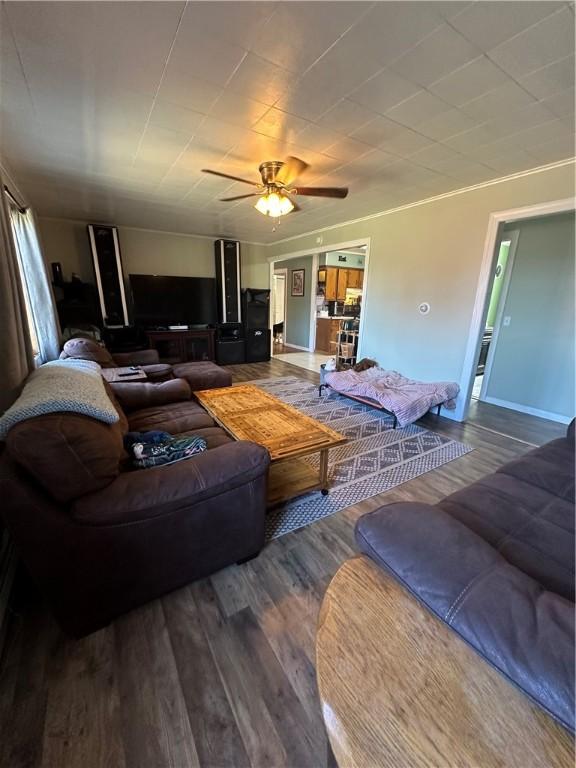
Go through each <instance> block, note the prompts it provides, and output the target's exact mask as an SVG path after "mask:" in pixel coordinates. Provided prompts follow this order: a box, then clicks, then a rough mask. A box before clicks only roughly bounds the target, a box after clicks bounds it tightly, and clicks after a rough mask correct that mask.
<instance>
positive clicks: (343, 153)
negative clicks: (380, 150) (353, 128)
mask: <svg viewBox="0 0 576 768" xmlns="http://www.w3.org/2000/svg"><path fill="white" fill-rule="evenodd" d="M371 149H372V148H371V147H369V146H368V145H367V144H364V143H363V142H361V141H356V140H355V139H352V138H350V137H349V136H346V137H342V136H340V137H339V138H338V139H337V140H336V141H335V142H334V143H333V144H330V146H328V147H327V148H326V149H325V150H324V151H325V153H326V154H327V155H330V157H335V158H336V159H337V160H342V161H343V162H346V163H348V162H351V161H352V160H355V159H356V158H358V157H361V156H362V155H365V154H366V153H367V152H369V151H370V150H371Z"/></svg>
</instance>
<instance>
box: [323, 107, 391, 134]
mask: <svg viewBox="0 0 576 768" xmlns="http://www.w3.org/2000/svg"><path fill="white" fill-rule="evenodd" d="M376 116H377V115H376V113H375V112H373V111H372V110H370V109H367V108H366V107H362V106H361V105H360V104H356V103H355V102H353V101H350V100H349V99H341V100H340V101H339V102H337V104H335V105H334V106H333V107H332V108H331V109H329V110H328V111H327V112H325V113H324V114H323V115H321V116H320V117H319V118H318V120H317V123H318V124H319V125H326V126H327V127H328V128H331V129H332V130H333V131H338V133H342V134H344V135H345V136H348V135H351V134H352V133H354V131H356V130H357V129H358V128H360V127H361V126H364V125H366V124H367V123H369V122H370V121H371V120H373V119H374V118H375V117H376Z"/></svg>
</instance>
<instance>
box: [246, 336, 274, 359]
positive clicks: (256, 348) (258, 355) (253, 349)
mask: <svg viewBox="0 0 576 768" xmlns="http://www.w3.org/2000/svg"><path fill="white" fill-rule="evenodd" d="M267 360H270V329H269V328H247V329H246V362H247V363H265V362H266V361H267Z"/></svg>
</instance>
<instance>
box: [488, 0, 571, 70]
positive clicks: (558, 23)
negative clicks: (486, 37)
mask: <svg viewBox="0 0 576 768" xmlns="http://www.w3.org/2000/svg"><path fill="white" fill-rule="evenodd" d="M573 54H574V17H573V16H572V14H571V13H570V11H569V10H568V8H564V10H562V11H559V12H557V13H554V14H553V15H552V16H547V17H546V18H545V19H544V20H543V21H540V22H539V23H538V24H535V25H534V26H533V27H530V28H529V29H527V30H526V31H524V32H521V33H520V34H519V35H516V37H514V38H512V39H511V40H507V41H506V42H505V43H503V44H501V45H499V46H498V47H496V48H493V49H492V50H490V52H489V56H490V58H491V59H492V60H493V61H495V62H496V64H498V66H500V67H502V69H504V70H505V71H506V72H508V73H509V74H510V75H512V77H515V78H521V77H525V76H526V75H528V74H530V73H531V72H535V71H536V70H537V69H540V68H541V67H545V66H547V65H548V64H552V62H554V61H558V60H559V59H563V58H565V57H566V56H571V55H573Z"/></svg>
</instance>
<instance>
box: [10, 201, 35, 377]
mask: <svg viewBox="0 0 576 768" xmlns="http://www.w3.org/2000/svg"><path fill="white" fill-rule="evenodd" d="M23 215H24V214H22V213H21V212H20V211H19V210H18V209H17V208H16V206H15V205H13V204H12V205H10V224H11V225H12V234H13V236H14V244H15V246H16V255H17V256H18V267H19V277H20V282H21V284H22V293H23V294H24V304H25V305H26V318H27V320H28V335H29V337H30V343H31V345H32V352H33V354H34V360H35V361H36V362H39V361H40V344H39V343H38V331H37V330H36V322H35V320H34V313H33V311H32V302H31V299H30V290H29V288H28V283H27V280H26V267H25V265H24V260H23V256H22V247H21V244H20V242H19V240H18V225H17V217H18V216H23Z"/></svg>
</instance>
